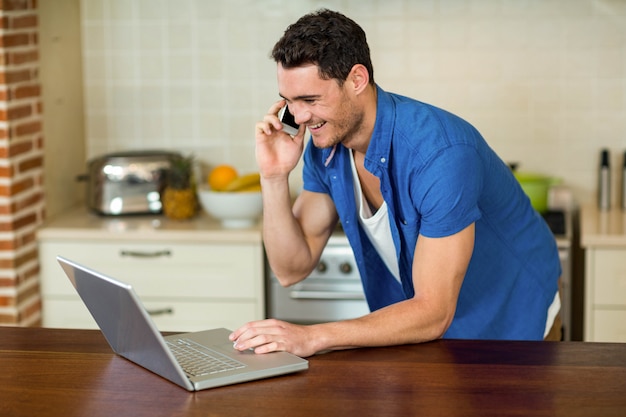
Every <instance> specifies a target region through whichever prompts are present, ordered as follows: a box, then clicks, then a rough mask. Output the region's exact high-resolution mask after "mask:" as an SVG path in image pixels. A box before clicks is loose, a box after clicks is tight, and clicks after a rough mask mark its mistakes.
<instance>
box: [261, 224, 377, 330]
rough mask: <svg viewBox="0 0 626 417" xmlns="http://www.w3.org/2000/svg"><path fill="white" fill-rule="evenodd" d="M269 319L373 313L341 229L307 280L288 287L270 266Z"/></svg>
mask: <svg viewBox="0 0 626 417" xmlns="http://www.w3.org/2000/svg"><path fill="white" fill-rule="evenodd" d="M266 276H267V277H268V282H267V297H268V300H267V310H268V311H267V316H268V317H273V318H278V319H281V320H285V321H289V322H292V323H301V324H312V323H320V322H328V321H337V320H346V319H351V318H356V317H360V316H363V315H365V314H367V313H369V307H368V305H367V302H366V301H365V294H364V293H363V285H362V284H361V277H360V275H359V271H358V269H357V266H356V261H355V259H354V254H353V253H352V249H351V247H350V244H349V243H348V239H347V238H346V236H345V234H343V232H341V230H337V231H336V232H335V233H334V234H333V235H332V236H331V237H330V239H329V240H328V243H327V245H326V247H325V248H324V251H323V252H322V256H321V258H320V261H319V263H318V264H317V267H316V268H315V270H313V272H312V273H311V274H310V275H309V276H308V277H307V278H306V279H305V280H303V281H301V282H299V283H297V284H295V285H293V286H291V287H287V288H284V287H282V286H281V285H280V284H279V283H278V280H277V279H276V276H275V275H274V273H273V272H272V271H271V269H270V268H269V267H268V270H267V274H266Z"/></svg>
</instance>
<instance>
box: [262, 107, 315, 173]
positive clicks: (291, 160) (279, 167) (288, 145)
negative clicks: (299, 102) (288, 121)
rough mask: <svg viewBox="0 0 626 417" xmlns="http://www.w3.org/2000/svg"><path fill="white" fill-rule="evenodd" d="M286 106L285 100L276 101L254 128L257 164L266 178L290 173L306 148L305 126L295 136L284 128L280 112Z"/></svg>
mask: <svg viewBox="0 0 626 417" xmlns="http://www.w3.org/2000/svg"><path fill="white" fill-rule="evenodd" d="M284 106H285V100H279V101H277V102H276V103H274V104H273V105H272V107H270V109H269V112H268V113H267V114H266V115H265V117H263V120H262V121H260V122H258V123H257V124H256V128H255V130H254V131H255V138H256V159H257V164H258V165H259V170H260V172H261V175H262V176H263V177H264V178H266V179H271V178H273V177H284V176H286V175H288V174H289V173H290V172H291V171H292V170H293V169H294V168H295V167H296V165H297V164H298V162H299V160H300V156H301V155H302V151H303V149H304V134H305V131H306V127H305V126H300V130H298V134H297V135H296V136H293V137H292V136H291V135H289V134H288V133H286V132H283V130H282V129H283V126H282V124H281V122H280V120H279V119H278V112H279V110H280V109H281V108H282V107H284Z"/></svg>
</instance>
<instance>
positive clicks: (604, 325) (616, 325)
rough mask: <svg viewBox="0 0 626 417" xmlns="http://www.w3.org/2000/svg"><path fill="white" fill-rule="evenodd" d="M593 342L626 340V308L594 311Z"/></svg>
mask: <svg viewBox="0 0 626 417" xmlns="http://www.w3.org/2000/svg"><path fill="white" fill-rule="evenodd" d="M593 325H594V327H593V335H592V340H591V341H593V342H626V309H624V310H605V309H596V310H595V311H594V312H593Z"/></svg>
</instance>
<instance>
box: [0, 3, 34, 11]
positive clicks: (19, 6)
mask: <svg viewBox="0 0 626 417" xmlns="http://www.w3.org/2000/svg"><path fill="white" fill-rule="evenodd" d="M30 8H31V4H30V1H28V0H2V5H1V6H0V9H2V10H4V11H5V12H7V11H8V12H10V11H14V10H28V9H30Z"/></svg>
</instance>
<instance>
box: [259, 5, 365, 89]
mask: <svg viewBox="0 0 626 417" xmlns="http://www.w3.org/2000/svg"><path fill="white" fill-rule="evenodd" d="M271 56H272V58H273V59H274V61H276V62H277V63H280V64H281V65H282V66H283V67H284V68H295V67H299V66H302V65H306V64H314V65H316V66H317V67H318V70H319V73H320V77H322V78H323V79H335V80H337V82H338V83H339V85H342V84H343V82H344V81H345V80H346V79H347V78H348V74H350V71H351V70H352V67H354V65H356V64H362V65H364V66H365V68H367V72H368V73H369V82H370V84H372V85H373V84H374V68H373V66H372V61H371V59H370V49H369V46H368V45H367V39H366V36H365V32H364V31H363V29H361V27H360V26H359V25H358V24H357V23H356V22H354V21H353V20H351V19H349V18H348V17H346V16H344V15H343V14H341V13H338V12H334V11H331V10H328V9H320V10H318V11H316V12H314V13H310V14H307V15H304V16H302V17H301V18H300V19H298V21H297V22H296V23H294V24H292V25H290V26H289V27H287V29H286V30H285V33H284V34H283V36H282V38H280V40H279V41H278V42H277V43H276V45H274V49H273V50H272V54H271Z"/></svg>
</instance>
